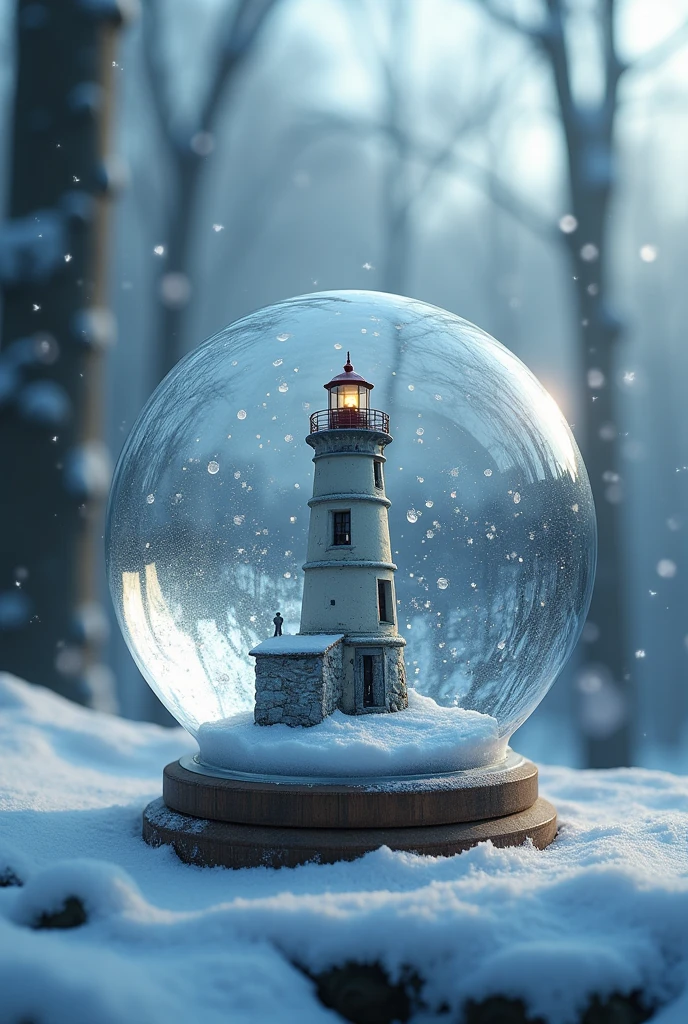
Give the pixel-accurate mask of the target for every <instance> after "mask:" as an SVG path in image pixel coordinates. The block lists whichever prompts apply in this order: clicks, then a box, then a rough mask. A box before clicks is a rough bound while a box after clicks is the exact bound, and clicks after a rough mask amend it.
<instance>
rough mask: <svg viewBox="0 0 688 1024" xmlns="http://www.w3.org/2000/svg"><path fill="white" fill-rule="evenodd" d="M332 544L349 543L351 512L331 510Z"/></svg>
mask: <svg viewBox="0 0 688 1024" xmlns="http://www.w3.org/2000/svg"><path fill="white" fill-rule="evenodd" d="M332 521H333V525H334V537H333V540H332V543H333V544H351V512H350V511H347V512H333V514H332Z"/></svg>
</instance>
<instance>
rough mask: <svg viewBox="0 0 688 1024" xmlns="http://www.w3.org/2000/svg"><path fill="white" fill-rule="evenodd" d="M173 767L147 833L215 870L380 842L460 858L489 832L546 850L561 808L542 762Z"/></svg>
mask: <svg viewBox="0 0 688 1024" xmlns="http://www.w3.org/2000/svg"><path fill="white" fill-rule="evenodd" d="M184 760H185V762H186V763H187V764H190V765H191V766H192V767H191V770H190V768H189V767H185V766H184V765H183V764H180V763H179V762H178V761H174V762H172V764H168V765H167V767H166V768H165V771H164V774H163V799H158V800H154V801H153V802H152V803H150V804H149V805H148V807H146V809H145V811H144V814H143V838H144V839H145V841H146V842H147V843H149V844H150V845H151V846H160V845H162V844H163V843H164V844H169V845H171V846H172V847H173V848H174V850H175V852H176V853H177V855H178V856H179V857H180V858H181V860H183V861H186V862H187V863H189V864H198V865H204V866H208V867H228V868H244V867H258V866H267V867H295V866H296V865H297V864H305V863H306V862H308V861H319V862H321V863H332V862H334V861H337V860H353V859H355V858H356V857H360V856H362V855H363V854H364V853H368V852H369V851H371V850H376V849H378V848H379V847H380V846H389V847H390V849H392V850H409V851H413V852H415V853H423V854H428V855H431V856H451V855H452V854H454V853H459V852H460V851H461V850H467V849H469V848H470V847H471V846H475V845H477V843H480V842H483V841H484V840H486V839H490V840H492V842H493V843H494V844H495V846H518V845H520V844H521V843H523V842H525V840H526V839H531V840H532V841H533V843H534V844H535V846H537V847H538V848H539V849H544V848H545V847H546V846H548V845H549V844H550V843H551V842H552V840H553V839H554V837H555V835H556V830H557V814H556V811H555V809H554V807H553V806H552V804H550V803H548V802H547V801H546V800H543V799H542V798H541V797H538V783H537V768H536V767H535V765H534V764H532V762H530V761H526V760H525V759H523V758H520V757H518V755H514V754H510V757H509V760H508V762H507V765H506V767H504V768H497V769H488V770H486V771H485V772H478V771H476V772H454V773H450V774H447V775H440V776H436V777H428V778H425V777H424V778H422V779H419V778H415V779H403V778H400V779H395V780H390V779H384V780H371V779H361V780H347V783H346V784H334V783H332V782H330V783H328V784H319V783H317V782H315V781H314V782H306V781H305V780H302V781H300V782H291V781H286V780H280V781H267V780H265V781H259V782H255V781H252V780H249V779H248V778H243V777H240V776H234V777H230V773H224V776H223V777H217V776H214V775H212V774H209V773H208V770H207V769H203V768H202V767H200V766H198V765H197V764H196V763H195V762H191V761H189V759H184Z"/></svg>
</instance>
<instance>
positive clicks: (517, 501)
mask: <svg viewBox="0 0 688 1024" xmlns="http://www.w3.org/2000/svg"><path fill="white" fill-rule="evenodd" d="M520 500H521V495H520V494H519V493H518V491H516V493H515V494H514V505H518V504H519V502H520Z"/></svg>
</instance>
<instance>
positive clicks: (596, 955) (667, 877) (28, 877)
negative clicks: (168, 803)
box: [0, 676, 688, 1024]
mask: <svg viewBox="0 0 688 1024" xmlns="http://www.w3.org/2000/svg"><path fill="white" fill-rule="evenodd" d="M0 744H1V751H2V762H1V764H2V786H3V789H2V793H1V794H0V876H1V875H3V874H4V875H5V876H6V878H7V879H8V880H11V878H10V875H9V872H10V871H11V872H14V874H15V875H17V876H19V877H20V878H21V879H22V880H24V881H25V885H24V886H23V887H17V886H14V885H10V886H7V887H5V888H0V1024H10V1022H11V1024H17V1022H19V1021H29V1020H30V1021H32V1022H37V1024H63V1022H64V1024H125V1022H126V1024H149V1022H150V1024H158V1022H159V1024H176V1022H180V1024H181V1022H183V1024H195V1022H197V1021H198V1022H201V1021H202V1022H203V1024H216V1022H217V1024H220V1022H222V1024H227V1022H228V1021H231V1022H232V1024H234V1022H244V1021H246V1022H248V1021H250V1022H256V1021H263V1020H265V1021H271V1022H294V1024H296V1022H301V1024H311V1022H313V1024H316V1022H323V1024H324V1022H327V1021H331V1022H334V1021H336V1020H338V1019H340V1018H338V1017H337V1016H336V1015H335V1014H334V1013H333V1012H332V1011H330V1010H327V1009H325V1008H324V1007H323V1006H322V1005H321V1004H320V1002H319V1001H318V1000H317V998H316V996H315V991H314V987H313V984H312V982H311V981H310V980H309V979H308V978H307V977H306V975H305V974H304V973H303V972H301V971H300V970H298V969H297V968H296V967H295V966H293V963H294V962H295V961H298V962H300V963H302V964H304V965H305V966H307V967H308V968H310V969H311V970H312V971H317V970H321V969H324V968H325V967H327V966H329V965H334V964H342V963H344V962H345V961H346V960H357V961H380V962H382V963H383V964H384V965H385V966H386V968H387V969H388V971H389V972H390V974H391V975H392V976H394V975H395V973H397V972H399V971H400V970H401V969H402V968H403V966H404V965H411V966H413V967H414V968H415V970H416V971H417V972H418V973H419V974H420V975H421V977H422V978H423V979H424V980H425V988H424V991H423V996H424V999H425V1002H426V1004H427V1006H428V1007H429V1008H430V1009H428V1010H427V1011H424V1012H423V1014H422V1016H420V1017H417V1018H416V1019H417V1020H423V1021H428V1020H435V1019H438V1020H444V1021H448V1022H452V1024H453V1022H458V1021H460V1013H459V1009H460V1007H461V1005H462V1004H463V1003H464V1002H465V1000H467V999H468V998H469V997H473V998H476V999H481V998H483V997H486V996H488V995H490V994H496V993H499V994H501V995H504V996H511V997H520V998H522V999H523V1000H525V1002H526V1003H527V1005H528V1007H529V1009H530V1011H531V1012H532V1013H533V1014H540V1015H542V1016H543V1017H545V1018H546V1019H547V1021H549V1022H551V1024H567V1022H574V1021H577V1020H578V1019H579V1016H580V1010H581V1009H582V1007H584V1006H585V1005H586V1003H587V1002H588V1000H589V997H590V995H591V994H593V993H598V994H600V995H601V996H605V995H608V994H609V993H612V992H626V993H628V992H630V991H632V990H634V989H638V988H640V989H642V990H643V992H644V993H645V996H646V998H647V999H648V1000H649V1001H651V1002H652V1003H653V1004H657V1005H659V1006H660V1007H661V1008H660V1009H659V1010H658V1012H657V1013H656V1015H655V1017H653V1020H654V1021H656V1022H657V1024H685V1022H686V1021H688V780H687V779H684V778H678V777H674V776H671V775H668V774H662V773H658V772H648V771H643V770H632V771H614V772H607V773H601V772H576V771H572V770H569V769H562V768H545V769H543V771H542V773H541V780H542V791H543V793H544V795H546V796H548V797H549V798H550V799H552V800H554V802H555V803H556V804H557V806H558V809H559V814H560V819H561V834H560V836H559V838H558V839H557V840H556V842H555V843H554V844H553V846H551V847H550V848H549V849H548V850H546V851H544V852H538V851H536V850H534V849H532V848H521V849H515V850H496V849H494V848H492V847H491V846H490V845H489V844H485V845H483V846H481V847H478V848H477V849H475V850H472V851H469V852H468V853H464V854H461V855H460V856H457V857H453V858H449V859H424V858H420V857H416V856H411V855H407V854H398V853H397V854H393V853H390V852H389V851H388V850H385V849H383V850H379V851H377V852H376V853H374V854H371V855H369V856H367V857H366V858H364V859H363V860H360V861H357V862H354V863H349V864H337V865H331V866H317V865H310V866H306V867H302V868H297V869H295V870H285V869H283V870H281V871H274V870H268V869H254V870H246V871H239V872H230V871H223V870H221V869H214V870H208V869H199V868H192V867H188V866H186V865H183V864H181V863H180V862H178V861H177V860H176V858H175V857H174V855H173V854H172V853H171V852H170V851H169V850H167V849H157V850H154V849H150V848H148V847H147V846H145V845H144V843H143V842H142V840H141V838H140V815H141V810H142V808H143V806H144V804H145V803H146V802H147V801H148V800H149V799H151V798H153V797H155V796H158V795H159V793H160V773H161V770H162V767H163V765H164V764H165V763H166V762H167V761H168V760H171V759H172V758H173V757H175V756H178V755H179V754H180V753H182V752H189V751H191V750H193V749H194V745H193V743H192V741H191V740H190V739H189V738H188V737H187V736H186V735H185V734H184V733H182V732H181V731H178V732H168V731H164V730H163V729H161V728H157V727H154V726H150V725H140V724H133V723H130V722H125V721H122V720H119V719H116V718H110V717H107V716H105V715H100V714H96V713H94V712H89V711H86V710H84V709H81V708H78V707H75V706H73V705H70V704H67V703H66V702H64V701H62V700H61V699H59V698H57V697H55V696H54V695H52V694H49V693H47V692H45V691H42V690H40V689H33V688H29V687H28V686H26V685H25V684H23V683H20V682H18V681H16V680H14V679H11V678H9V677H7V676H4V677H3V676H0ZM69 896H77V897H79V898H80V899H81V900H82V902H83V903H84V904H85V907H86V911H87V914H88V920H87V922H86V924H84V925H82V926H81V927H77V928H72V929H70V930H52V931H46V930H36V929H35V928H33V927H32V925H34V924H35V923H36V921H37V920H38V919H39V918H40V916H41V915H42V914H44V913H51V912H54V911H57V910H59V909H60V907H61V906H62V904H63V903H64V900H65V898H66V897H69ZM442 1003H445V1004H447V1005H448V1007H449V1010H450V1012H449V1013H448V1014H447V1013H445V1014H443V1015H442V1016H441V1017H439V1018H438V1017H436V1015H435V1014H434V1012H433V1008H435V1009H436V1008H437V1007H438V1006H440V1005H441V1004H442Z"/></svg>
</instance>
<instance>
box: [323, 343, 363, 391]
mask: <svg viewBox="0 0 688 1024" xmlns="http://www.w3.org/2000/svg"><path fill="white" fill-rule="evenodd" d="M340 384H357V385H359V386H360V387H362V388H368V390H369V391H372V389H373V388H374V387H375V385H374V384H371V383H370V382H369V381H367V380H366V379H365V377H361V375H360V373H354V368H353V366H352V365H351V355H350V353H349V352H347V353H346V362H345V364H344V373H338V374H337V376H336V377H333V378H332V380H331V381H330V382H329V383H328V384H324V385H323V387H325V388H327V390H328V391H329V390H330V388H337V387H339V385H340Z"/></svg>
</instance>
